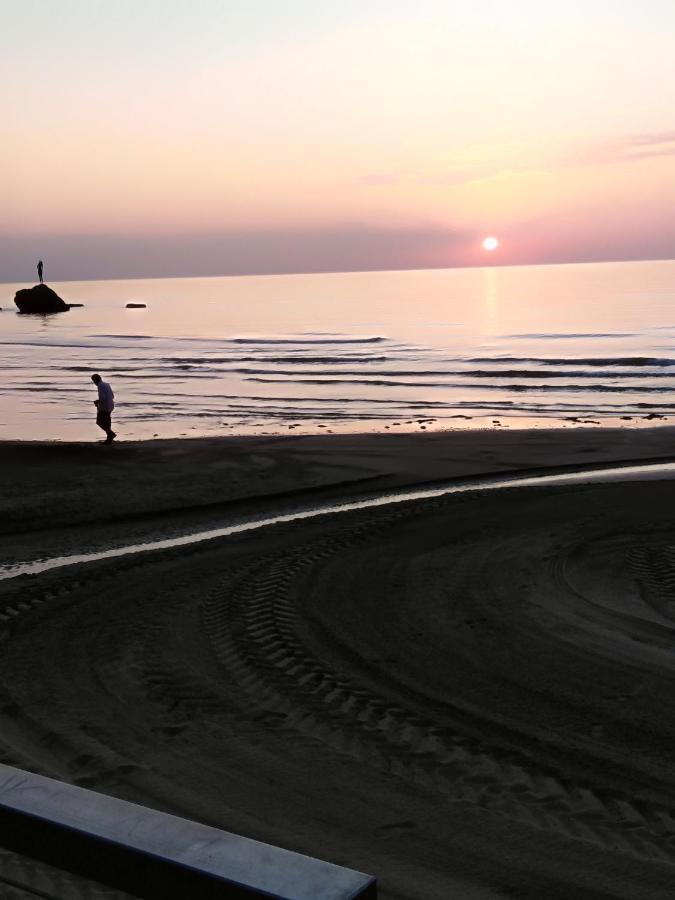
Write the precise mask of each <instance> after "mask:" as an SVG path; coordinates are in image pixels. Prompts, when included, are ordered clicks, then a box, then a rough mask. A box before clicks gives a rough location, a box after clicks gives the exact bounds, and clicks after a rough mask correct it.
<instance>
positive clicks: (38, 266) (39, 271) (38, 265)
mask: <svg viewBox="0 0 675 900" xmlns="http://www.w3.org/2000/svg"><path fill="white" fill-rule="evenodd" d="M37 270H38V278H39V279H40V284H42V260H41V259H38V264H37Z"/></svg>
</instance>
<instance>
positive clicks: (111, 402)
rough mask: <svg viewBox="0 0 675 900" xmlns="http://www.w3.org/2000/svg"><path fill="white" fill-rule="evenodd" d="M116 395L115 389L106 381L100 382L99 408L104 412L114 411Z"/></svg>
mask: <svg viewBox="0 0 675 900" xmlns="http://www.w3.org/2000/svg"><path fill="white" fill-rule="evenodd" d="M114 398H115V395H114V394H113V389H112V388H111V387H110V385H109V384H108V383H107V382H106V381H99V383H98V408H99V409H100V410H101V411H102V412H110V413H111V412H112V411H113V409H115V399H114Z"/></svg>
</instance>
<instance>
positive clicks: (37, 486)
mask: <svg viewBox="0 0 675 900" xmlns="http://www.w3.org/2000/svg"><path fill="white" fill-rule="evenodd" d="M673 457H675V426H668V425H659V426H654V427H652V428H641V429H639V430H634V429H629V428H612V429H610V428H589V429H585V428H575V429H570V430H567V429H562V428H557V429H556V428H551V429H539V428H537V429H530V430H517V431H501V430H458V431H453V432H426V433H408V432H406V433H400V434H391V433H361V434H331V435H327V434H326V435H321V434H320V435H302V434H287V435H280V436H248V435H246V436H222V437H206V438H204V437H201V438H172V439H158V440H147V441H130V442H122V441H120V442H119V443H116V444H115V445H114V446H112V447H103V446H100V445H99V444H98V443H93V442H92V443H79V442H78V443H65V442H60V441H55V442H42V441H35V442H33V441H0V506H1V507H2V508H3V510H4V516H3V517H2V520H1V521H0V535H2V534H5V535H11V534H17V533H19V532H27V531H36V530H49V529H55V528H63V527H68V526H71V525H82V524H85V523H92V524H93V523H99V524H101V525H105V524H108V523H111V522H114V521H116V522H119V521H121V520H124V519H125V518H134V517H142V516H144V515H146V516H147V515H153V516H161V515H165V516H171V515H174V514H176V513H180V512H181V511H193V512H196V511H198V510H204V511H207V510H208V509H209V508H211V509H215V508H218V507H219V508H225V507H227V506H228V504H233V503H241V502H243V501H246V502H250V503H253V504H260V503H267V506H269V503H268V502H267V501H268V500H272V502H274V498H275V497H280V498H283V497H287V496H293V495H298V494H302V493H317V492H321V491H323V492H325V491H330V492H331V494H332V495H333V496H334V495H336V494H338V495H339V494H340V493H341V492H342V493H349V494H350V495H353V494H354V493H355V491H358V489H359V487H360V486H366V487H367V486H372V487H373V488H377V489H378V490H379V489H387V488H401V487H412V486H414V485H417V484H423V483H425V482H434V481H446V480H451V479H456V478H463V477H480V476H488V475H492V474H495V473H504V472H509V471H519V470H529V469H535V470H545V469H551V468H557V467H560V466H574V465H582V464H583V465H590V464H596V463H597V464H598V465H599V464H603V463H617V462H631V461H636V462H638V461H642V462H644V461H648V460H653V461H667V460H669V459H671V458H673Z"/></svg>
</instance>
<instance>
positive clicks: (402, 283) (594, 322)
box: [0, 262, 675, 440]
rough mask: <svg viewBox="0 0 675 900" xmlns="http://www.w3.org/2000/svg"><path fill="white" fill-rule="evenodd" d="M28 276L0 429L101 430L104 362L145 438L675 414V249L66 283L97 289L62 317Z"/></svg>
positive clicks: (45, 433) (3, 340)
mask: <svg viewBox="0 0 675 900" xmlns="http://www.w3.org/2000/svg"><path fill="white" fill-rule="evenodd" d="M47 271H48V270H47ZM25 286H26V285H16V284H4V285H0V305H1V306H2V307H3V311H2V312H1V313H0V347H1V348H2V353H1V354H0V438H19V439H48V438H58V439H67V440H72V439H76V440H92V439H96V438H98V437H101V434H100V432H98V430H97V429H96V427H95V425H94V423H93V415H94V407H93V405H92V401H93V399H94V397H95V396H96V395H95V390H94V387H93V385H92V384H91V382H90V380H89V375H90V373H91V372H93V371H100V372H101V374H102V375H103V377H104V378H105V379H106V380H109V381H110V382H111V384H112V386H113V389H114V391H115V394H116V400H117V410H116V417H115V421H116V423H117V424H116V426H115V427H116V430H117V431H118V433H119V434H120V437H127V438H141V437H151V436H153V435H157V436H160V437H168V436H176V435H186V436H192V435H196V434H215V433H218V434H223V433H225V434H227V433H268V434H270V433H284V432H285V433H288V430H289V429H292V428H296V429H297V430H303V431H314V432H318V431H333V432H339V431H366V430H385V429H389V430H394V431H395V430H400V429H404V428H408V429H410V428H415V429H418V428H421V427H423V426H424V428H425V429H428V430H434V429H438V428H448V427H459V426H462V427H466V426H489V427H493V422H494V421H499V422H500V423H501V425H500V426H494V427H508V426H510V427H513V426H517V425H523V424H527V425H532V424H539V425H560V424H563V423H564V424H572V423H574V422H575V421H578V420H580V419H581V420H588V419H591V420H594V421H596V422H601V423H605V424H608V423H611V424H614V423H619V422H620V423H621V424H622V425H640V424H645V423H649V422H651V421H653V419H654V417H656V416H664V417H666V418H665V420H664V421H668V420H672V417H673V416H675V262H639V263H609V264H600V265H598V264H591V265H571V266H532V267H521V268H499V269H462V270H434V271H417V272H376V273H346V274H336V275H294V276H274V277H269V276H267V277H249V278H180V279H178V278H177V279H152V280H135V281H91V282H84V281H79V282H68V283H52V285H51V286H52V287H53V288H54V289H55V290H56V291H57V292H58V293H59V294H60V295H61V296H62V297H63V298H64V299H65V300H66V301H69V302H72V303H84V304H85V306H84V307H83V308H82V309H72V310H70V311H69V312H67V313H62V314H58V315H52V316H23V315H19V314H17V313H16V312H15V307H14V304H13V297H14V292H15V291H16V290H17V289H18V288H19V287H25ZM130 301H132V302H143V303H147V309H134V310H129V309H125V304H126V303H128V302H130ZM628 417H630V418H628ZM420 420H423V421H420ZM424 420H426V421H424Z"/></svg>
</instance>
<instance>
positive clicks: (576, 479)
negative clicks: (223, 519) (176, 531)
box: [0, 463, 675, 580]
mask: <svg viewBox="0 0 675 900" xmlns="http://www.w3.org/2000/svg"><path fill="white" fill-rule="evenodd" d="M673 474H675V463H656V464H645V465H628V466H627V465H621V464H619V465H615V466H608V467H606V468H602V469H575V470H574V471H570V472H563V473H555V474H550V473H547V474H533V475H527V476H522V477H511V478H508V477H502V478H497V479H489V480H471V481H464V482H460V483H458V482H454V483H450V484H444V485H439V486H438V487H432V488H425V489H423V490H415V491H411V490H403V491H401V492H396V493H394V492H387V493H386V494H379V495H375V496H370V497H367V498H364V499H362V500H355V501H352V502H350V503H341V504H335V503H330V504H324V505H321V506H316V507H311V508H307V509H302V510H298V511H296V512H291V513H285V514H282V515H276V516H266V517H264V518H260V519H253V520H249V521H242V522H237V523H233V524H230V525H226V526H223V527H221V528H211V529H207V530H205V531H197V532H193V533H191V534H184V535H181V536H178V537H172V538H166V539H163V540H155V541H147V542H144V543H140V544H129V545H127V546H124V547H115V548H112V549H107V550H100V551H97V552H93V553H81V554H74V555H72V556H56V557H53V558H50V559H39V560H34V561H32V562H24V563H18V564H15V565H6V566H0V580H6V579H9V578H18V577H19V576H21V575H38V574H39V573H41V572H46V571H49V570H51V569H58V568H63V567H65V566H72V565H77V564H80V563H89V562H96V561H97V560H102V559H113V558H116V557H120V556H128V555H130V554H134V553H147V552H151V551H155V550H169V549H172V548H175V547H185V546H188V545H190V544H197V543H202V542H204V541H211V540H215V539H217V538H222V537H229V536H230V535H233V534H241V533H242V532H246V531H254V530H257V529H260V528H269V527H270V526H273V525H281V524H285V523H288V522H296V521H298V520H302V519H311V518H317V517H319V516H329V515H335V514H338V513H345V512H353V511H356V510H360V509H370V508H374V507H381V506H387V505H389V504H394V503H409V502H415V501H420V500H430V499H434V498H437V497H443V496H445V495H448V494H466V493H472V492H479V491H492V490H502V489H504V488H511V489H513V488H526V487H538V486H539V487H543V486H551V485H574V484H586V483H595V484H597V483H600V482H612V481H625V480H627V479H631V480H644V479H650V478H651V479H655V478H656V479H658V478H664V477H670V476H672V475H673Z"/></svg>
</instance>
